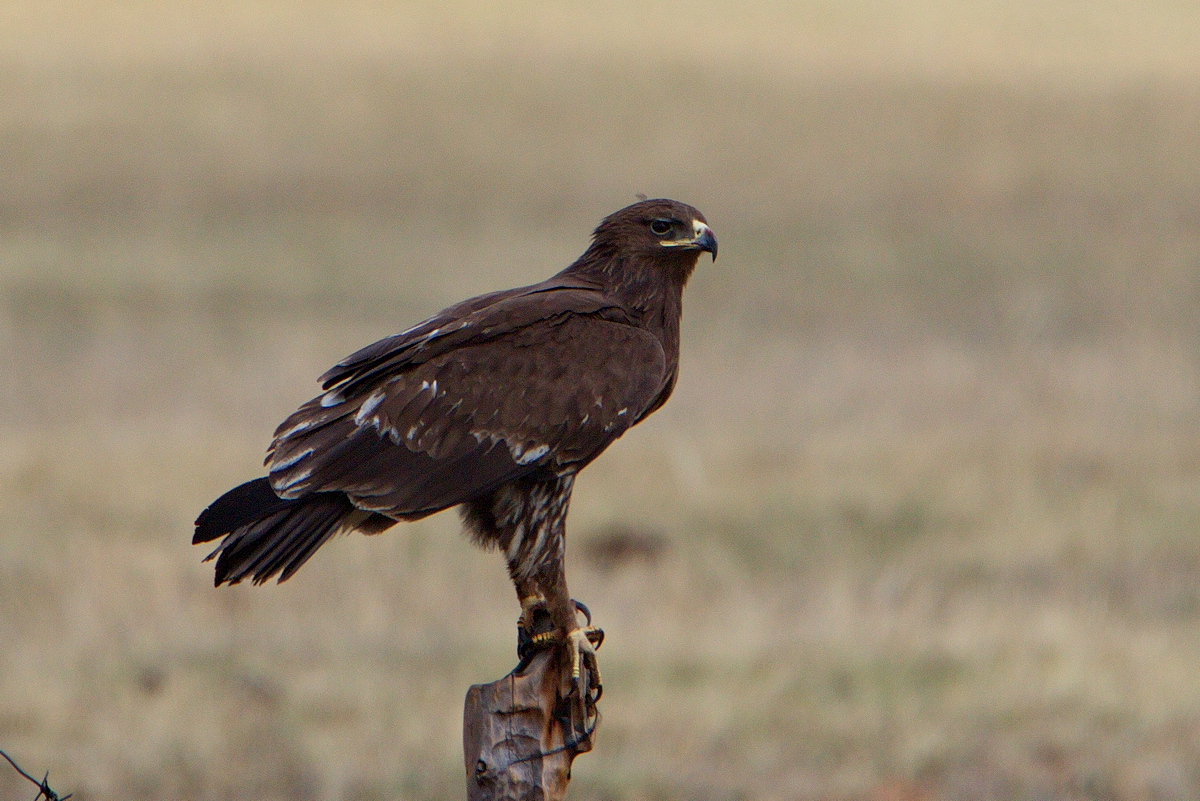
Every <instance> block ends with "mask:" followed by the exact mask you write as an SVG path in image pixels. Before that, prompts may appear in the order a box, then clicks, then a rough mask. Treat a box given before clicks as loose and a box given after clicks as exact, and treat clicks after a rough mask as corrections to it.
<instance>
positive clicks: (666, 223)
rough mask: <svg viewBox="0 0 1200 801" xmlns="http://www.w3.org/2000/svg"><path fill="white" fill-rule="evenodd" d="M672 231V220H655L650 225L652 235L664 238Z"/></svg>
mask: <svg viewBox="0 0 1200 801" xmlns="http://www.w3.org/2000/svg"><path fill="white" fill-rule="evenodd" d="M670 230H671V221H670V220H654V221H653V222H651V223H650V233H652V234H654V235H655V236H663V235H664V234H666V233H668V232H669V231H670Z"/></svg>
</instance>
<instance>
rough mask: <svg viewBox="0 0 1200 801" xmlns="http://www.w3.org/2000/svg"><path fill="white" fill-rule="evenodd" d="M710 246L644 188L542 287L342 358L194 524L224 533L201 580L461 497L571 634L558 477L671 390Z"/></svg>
mask: <svg viewBox="0 0 1200 801" xmlns="http://www.w3.org/2000/svg"><path fill="white" fill-rule="evenodd" d="M702 251H708V252H710V253H711V254H712V255H713V258H714V259H715V258H716V252H717V242H716V239H715V238H714V237H713V235H712V232H711V231H710V230H709V228H708V226H707V224H706V222H705V220H704V217H703V215H701V214H700V212H698V211H696V210H695V209H694V208H692V207H691V206H688V205H685V204H683V203H678V202H676V201H673V200H646V201H642V202H640V203H635V204H634V205H632V206H629V207H627V208H624V209H621V210H620V211H618V212H616V213H615V214H612V215H611V216H609V217H607V218H605V220H604V221H603V222H601V223H600V225H599V227H597V228H596V231H595V233H594V234H593V238H592V243H591V245H590V247H588V249H587V251H586V252H584V254H583V255H582V256H580V257H579V259H577V260H576V261H575V262H574V263H573V264H572V265H571V266H569V267H567V268H566V269H565V270H563V271H562V272H560V273H559V274H558V275H555V276H554V277H553V278H550V279H548V280H546V281H543V282H542V283H540V284H534V285H533V286H528V287H522V288H519V289H510V290H507V291H503V292H494V293H492V294H488V295H481V296H480V297H477V298H472V299H471V300H467V301H463V302H462V303H459V304H457V305H455V306H451V307H450V308H448V309H446V310H444V311H442V312H441V313H439V314H437V315H435V316H433V317H431V318H430V319H428V320H426V321H425V322H423V323H421V324H420V325H417V326H414V327H413V328H410V329H409V330H407V331H405V332H403V333H401V334H397V335H395V336H392V337H388V338H386V339H383V340H381V341H379V342H376V343H375V344H373V345H369V346H368V347H366V348H363V349H362V350H360V351H358V352H357V353H355V354H353V355H351V356H350V357H348V358H347V359H345V360H344V361H342V362H341V363H340V364H338V365H337V366H335V367H334V368H333V369H331V370H330V371H329V372H327V373H326V374H325V375H324V376H322V378H321V381H322V385H323V388H324V390H325V391H324V393H323V394H321V395H319V396H317V397H316V398H313V399H312V400H311V401H309V402H308V403H306V404H304V405H303V406H301V407H300V409H298V410H297V411H296V412H295V413H294V414H292V415H291V416H290V417H289V418H288V419H287V420H285V421H284V422H283V423H282V424H281V425H280V426H279V428H278V429H276V431H275V439H274V441H273V442H272V443H271V447H270V450H269V452H268V455H267V460H266V466H267V469H268V476H267V477H266V478H260V479H256V480H254V481H251V482H249V483H247V484H243V485H241V486H240V487H236V488H235V489H233V490H230V491H229V492H227V493H226V494H225V495H223V496H221V497H220V498H219V499H217V500H216V501H215V502H213V504H212V505H211V506H210V507H209V508H207V509H205V510H204V512H203V513H202V514H201V515H200V517H199V518H198V519H197V520H196V532H195V536H194V537H193V540H192V541H193V542H194V543H200V542H209V541H211V540H215V539H217V538H218V537H224V540H223V541H222V542H221V544H220V545H219V546H218V547H217V549H216V550H215V551H213V553H212V554H210V555H209V557H208V558H210V559H211V558H213V557H216V558H217V565H216V583H217V584H218V585H220V584H221V583H225V582H227V583H230V584H236V583H238V582H239V581H241V580H242V579H245V578H249V579H251V580H253V581H254V583H256V584H257V583H261V582H264V581H267V580H268V579H270V578H272V577H273V576H276V575H278V576H279V580H280V581H283V580H285V579H287V578H288V577H289V576H291V575H292V574H293V573H295V572H296V570H297V569H298V568H299V567H300V566H301V565H303V564H304V562H305V561H307V560H308V558H309V557H310V556H311V555H312V554H313V552H314V551H315V550H316V549H317V548H319V547H320V546H321V545H322V544H323V543H324V542H325V541H326V540H328V539H329V538H330V537H331V536H333V535H334V534H335V533H338V532H342V531H348V530H354V529H357V530H360V531H363V532H364V533H368V534H374V533H378V532H380V531H382V530H384V529H385V528H388V527H389V526H391V525H393V524H394V523H396V522H397V521H400V520H416V519H418V518H421V517H425V516H426V515H430V514H433V513H434V512H438V511H441V510H443V509H447V508H449V507H451V506H456V505H461V509H462V514H463V518H464V521H465V523H466V525H467V528H468V529H469V530H470V532H471V533H472V535H473V536H474V538H475V540H476V541H477V542H479V543H480V544H482V545H484V546H488V547H498V548H499V549H501V550H502V551H503V552H504V554H505V557H506V559H507V561H508V567H509V573H510V575H511V576H512V578H513V581H514V583H515V584H516V586H517V593H518V596H519V597H520V599H521V600H522V603H523V605H525V606H526V609H527V611H528V607H529V605H530V604H531V603H540V602H541V601H542V600H544V602H545V604H546V607H547V608H548V611H549V613H550V616H551V618H552V620H553V622H554V624H555V626H556V627H557V628H558V629H559V631H561V632H562V633H564V634H565V633H568V632H571V631H575V630H577V624H576V622H575V609H574V606H573V605H572V602H571V600H570V597H569V595H568V593H567V586H566V580H565V577H564V576H563V550H564V540H563V537H564V532H565V527H564V522H565V519H566V515H567V506H568V504H569V502H570V497H571V487H572V485H573V482H574V477H575V474H576V473H577V472H579V470H580V469H582V468H583V467H584V466H585V465H587V464H588V463H589V462H591V461H592V460H593V459H595V458H596V457H597V456H599V455H600V453H601V452H603V451H604V449H605V448H607V447H608V445H609V444H610V443H611V442H612V441H613V440H615V439H616V438H617V437H619V436H621V434H623V433H624V432H625V431H626V430H627V429H628V428H629V427H630V426H632V425H634V424H636V423H638V422H639V421H641V420H642V419H644V418H645V417H646V416H647V415H649V414H650V413H651V412H653V411H654V410H656V409H657V408H659V407H660V406H661V405H662V404H663V403H664V402H665V401H666V400H667V398H668V396H669V395H670V394H671V390H672V389H673V388H674V386H675V378H676V375H677V370H678V364H679V322H680V315H681V311H682V303H681V301H682V293H683V287H684V284H685V283H686V282H687V279H688V277H689V276H690V275H691V273H692V271H693V269H695V266H696V260H697V258H698V256H699V254H700V253H701V252H702Z"/></svg>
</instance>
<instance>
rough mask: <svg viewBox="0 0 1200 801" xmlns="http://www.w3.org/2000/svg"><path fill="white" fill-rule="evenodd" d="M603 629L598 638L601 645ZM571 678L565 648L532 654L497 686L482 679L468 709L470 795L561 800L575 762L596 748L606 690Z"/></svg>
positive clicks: (493, 799)
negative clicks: (598, 709)
mask: <svg viewBox="0 0 1200 801" xmlns="http://www.w3.org/2000/svg"><path fill="white" fill-rule="evenodd" d="M602 638H603V634H602V633H599V636H598V637H596V638H594V639H593V644H594V645H598V643H599V641H600V640H601V639H602ZM589 679H590V671H587V670H584V671H583V676H582V677H581V682H580V686H578V687H573V686H572V682H571V664H570V659H569V658H568V656H567V654H566V653H565V650H564V648H563V646H561V645H554V646H552V647H549V648H544V649H542V650H539V651H535V652H532V653H529V652H526V653H525V655H524V656H523V658H522V659H521V662H520V664H518V665H517V666H516V668H514V669H513V671H512V673H509V674H508V675H507V676H505V677H504V678H502V679H500V680H498V681H494V682H492V683H491V684H476V685H474V686H473V687H471V689H470V690H469V691H468V692H467V700H466V703H465V705H464V708H463V763H464V766H465V768H466V774H467V799H468V801H562V799H563V798H565V797H566V794H567V782H569V781H570V779H571V763H572V762H573V761H574V759H575V757H576V756H577V755H578V754H582V753H584V752H585V751H590V750H592V738H593V735H594V734H595V731H596V724H597V722H598V717H597V714H596V701H598V700H599V699H600V689H599V688H593V687H589V684H588V682H589Z"/></svg>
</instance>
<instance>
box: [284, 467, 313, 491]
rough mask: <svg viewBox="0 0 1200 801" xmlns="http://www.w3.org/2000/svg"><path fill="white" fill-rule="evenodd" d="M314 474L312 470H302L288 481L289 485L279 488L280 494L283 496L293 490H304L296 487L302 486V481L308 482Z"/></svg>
mask: <svg viewBox="0 0 1200 801" xmlns="http://www.w3.org/2000/svg"><path fill="white" fill-rule="evenodd" d="M312 474H313V471H312V468H309V469H308V470H302V471H300V472H299V473H297V474H296V475H294V476H291V477H289V478H288V480H287V483H286V484H284V485H283V486H282V487H279V492H280V494H281V495H282V494H283V493H286V492H287V491H288V490H291V489H296V490H301V489H304V488H303V487H298V486H296V485H297V484H300V483H301V482H302V481H304V480H306V479H307V478H308V477H309V476H311V475H312Z"/></svg>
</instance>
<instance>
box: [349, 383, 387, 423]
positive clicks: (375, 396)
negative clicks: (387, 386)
mask: <svg viewBox="0 0 1200 801" xmlns="http://www.w3.org/2000/svg"><path fill="white" fill-rule="evenodd" d="M384 397H385V395H384V392H383V390H382V389H378V390H376V391H375V392H373V393H372V394H371V397H369V398H367V399H366V400H365V401H363V405H362V407H361V408H360V409H359V410H358V414H356V415H354V424H355V425H360V426H361V425H362V424H363V421H364V420H366V419H367V416H368V415H370V414H371V412H373V411H375V409H376V407H378V406H379V404H381V403H383V399H384Z"/></svg>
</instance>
